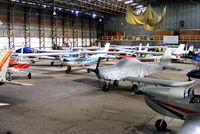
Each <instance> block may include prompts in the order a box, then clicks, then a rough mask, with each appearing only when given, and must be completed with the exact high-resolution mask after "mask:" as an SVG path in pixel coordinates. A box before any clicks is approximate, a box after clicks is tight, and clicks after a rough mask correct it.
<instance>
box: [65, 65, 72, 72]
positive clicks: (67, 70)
mask: <svg viewBox="0 0 200 134" xmlns="http://www.w3.org/2000/svg"><path fill="white" fill-rule="evenodd" d="M71 71H72V68H71V66H68V67H67V69H66V71H65V72H66V74H68V73H70V72H71Z"/></svg>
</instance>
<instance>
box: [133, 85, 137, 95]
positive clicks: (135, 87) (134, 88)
mask: <svg viewBox="0 0 200 134" xmlns="http://www.w3.org/2000/svg"><path fill="white" fill-rule="evenodd" d="M136 91H138V86H137V85H136V84H133V86H132V92H134V93H135V92H136Z"/></svg>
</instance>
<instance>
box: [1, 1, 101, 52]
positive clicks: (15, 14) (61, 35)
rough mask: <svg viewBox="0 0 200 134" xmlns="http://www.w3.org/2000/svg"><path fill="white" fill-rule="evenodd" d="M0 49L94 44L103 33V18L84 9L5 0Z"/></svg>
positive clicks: (2, 9)
mask: <svg viewBox="0 0 200 134" xmlns="http://www.w3.org/2000/svg"><path fill="white" fill-rule="evenodd" d="M0 4H1V6H0V11H1V14H0V21H1V22H2V24H0V49H2V48H13V49H16V48H19V47H21V46H22V44H24V45H25V46H27V47H31V48H39V49H51V48H52V47H53V46H66V45H67V44H68V45H69V46H71V45H73V46H92V45H94V44H95V43H97V38H98V36H99V34H101V33H102V31H101V29H103V28H101V27H102V22H99V21H98V19H93V18H92V17H91V16H89V15H85V14H84V13H82V14H81V13H79V15H75V13H74V14H73V13H71V12H70V11H68V12H67V11H59V10H56V13H57V14H56V16H53V10H52V9H51V8H36V7H25V6H22V5H19V4H16V5H13V4H9V3H1V2H0Z"/></svg>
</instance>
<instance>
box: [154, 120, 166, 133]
mask: <svg viewBox="0 0 200 134" xmlns="http://www.w3.org/2000/svg"><path fill="white" fill-rule="evenodd" d="M155 127H156V129H157V130H158V131H165V130H166V128H167V123H166V121H165V120H162V119H159V120H157V121H156V123H155Z"/></svg>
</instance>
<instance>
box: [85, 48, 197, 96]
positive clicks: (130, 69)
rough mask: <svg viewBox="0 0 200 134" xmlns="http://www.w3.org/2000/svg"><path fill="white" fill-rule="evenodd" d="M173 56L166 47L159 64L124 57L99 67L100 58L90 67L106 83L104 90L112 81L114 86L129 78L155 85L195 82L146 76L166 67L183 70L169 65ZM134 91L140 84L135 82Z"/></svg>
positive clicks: (129, 79) (180, 84) (184, 84)
mask: <svg viewBox="0 0 200 134" xmlns="http://www.w3.org/2000/svg"><path fill="white" fill-rule="evenodd" d="M170 58H171V49H170V48H169V49H166V51H165V53H164V55H163V58H162V59H161V61H160V63H159V64H147V63H143V62H140V61H139V60H138V59H136V58H131V59H129V58H124V59H122V60H120V61H118V62H116V63H115V64H113V65H111V66H105V67H99V64H100V60H101V58H99V60H98V62H97V65H96V68H88V69H90V71H93V72H95V73H96V76H97V78H98V79H103V80H104V85H103V87H102V89H103V91H105V92H107V91H109V88H110V86H111V82H112V81H113V86H114V87H116V86H118V84H119V81H120V80H127V81H131V82H138V83H148V84H154V85H162V86H172V87H176V86H186V85H191V84H193V83H195V81H189V82H178V81H169V80H161V79H153V78H144V77H145V76H148V75H150V74H153V73H156V72H161V71H163V70H165V69H171V70H178V71H179V70H181V69H180V68H177V67H174V66H170V65H168V63H169V60H170ZM132 90H133V92H137V91H138V85H136V84H133V86H132Z"/></svg>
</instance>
